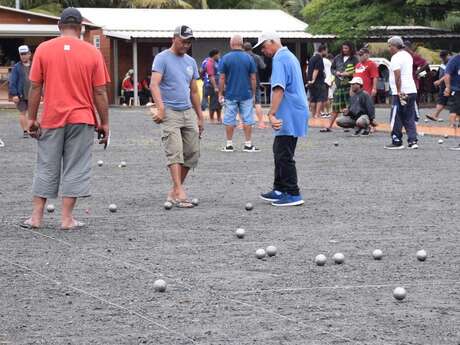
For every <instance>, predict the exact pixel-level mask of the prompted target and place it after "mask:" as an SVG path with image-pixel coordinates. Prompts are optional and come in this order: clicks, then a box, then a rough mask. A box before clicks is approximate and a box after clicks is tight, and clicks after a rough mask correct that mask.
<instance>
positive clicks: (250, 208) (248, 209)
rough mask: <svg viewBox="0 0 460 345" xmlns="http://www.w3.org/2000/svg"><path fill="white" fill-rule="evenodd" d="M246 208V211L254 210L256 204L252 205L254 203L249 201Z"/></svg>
mask: <svg viewBox="0 0 460 345" xmlns="http://www.w3.org/2000/svg"><path fill="white" fill-rule="evenodd" d="M244 208H245V209H246V211H252V210H253V208H254V206H252V204H251V203H250V202H248V203H247V204H246V206H245V207H244Z"/></svg>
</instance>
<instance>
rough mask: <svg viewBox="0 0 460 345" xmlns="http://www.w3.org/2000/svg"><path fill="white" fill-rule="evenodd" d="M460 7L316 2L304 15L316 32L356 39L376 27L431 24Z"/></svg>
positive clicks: (437, 1) (401, 1)
mask: <svg viewBox="0 0 460 345" xmlns="http://www.w3.org/2000/svg"><path fill="white" fill-rule="evenodd" d="M459 6H460V0H387V1H382V0H312V1H310V2H309V3H308V4H307V5H306V6H305V8H304V9H303V11H302V14H303V16H304V18H305V19H306V21H307V23H309V24H310V27H309V30H310V31H311V32H312V33H316V34H330V33H332V34H336V35H338V36H340V37H344V38H354V37H360V36H362V35H364V34H366V32H367V31H368V30H369V27H370V26H373V25H405V24H412V25H429V24H430V23H431V21H432V20H434V19H436V20H443V19H445V18H446V16H447V15H448V14H449V11H452V10H454V9H455V8H458V7H459Z"/></svg>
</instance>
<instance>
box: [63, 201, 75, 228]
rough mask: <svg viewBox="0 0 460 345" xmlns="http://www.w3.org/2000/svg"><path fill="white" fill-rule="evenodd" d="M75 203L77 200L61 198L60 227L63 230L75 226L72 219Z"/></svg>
mask: <svg viewBox="0 0 460 345" xmlns="http://www.w3.org/2000/svg"><path fill="white" fill-rule="evenodd" d="M76 203H77V198H73V197H63V198H62V214H61V227H62V228H63V229H70V228H72V227H73V226H75V219H74V218H73V209H74V207H75V204H76Z"/></svg>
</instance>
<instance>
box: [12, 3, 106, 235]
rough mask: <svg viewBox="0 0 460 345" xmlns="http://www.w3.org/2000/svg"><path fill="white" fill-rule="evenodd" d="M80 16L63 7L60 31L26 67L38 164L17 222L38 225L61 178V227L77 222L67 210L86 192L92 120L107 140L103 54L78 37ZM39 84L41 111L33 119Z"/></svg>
mask: <svg viewBox="0 0 460 345" xmlns="http://www.w3.org/2000/svg"><path fill="white" fill-rule="evenodd" d="M81 22H82V16H81V14H80V12H79V11H78V10H77V9H75V8H67V9H65V10H64V11H63V12H62V14H61V18H60V21H59V30H60V31H61V37H58V38H55V39H52V40H49V41H46V42H44V43H42V44H40V45H39V46H38V48H37V50H36V52H35V59H34V61H33V63H32V67H31V71H30V81H31V89H30V93H29V119H28V132H29V134H30V136H32V137H34V138H36V139H37V167H36V170H35V176H34V181H33V187H32V191H33V211H32V216H31V217H30V218H29V219H27V220H26V221H24V222H23V223H21V226H22V227H26V228H39V227H40V225H41V222H42V219H43V210H44V207H45V204H46V200H47V199H49V198H56V197H57V196H58V191H59V184H60V182H62V186H61V196H62V212H61V214H62V215H61V228H62V229H64V230H70V229H75V228H79V227H82V226H83V225H84V224H83V223H81V222H79V221H77V220H75V219H74V218H73V215H72V213H73V208H74V206H75V203H76V201H77V198H78V197H86V196H89V195H90V193H89V179H90V175H91V152H92V145H93V142H94V128H95V126H97V130H98V133H99V137H100V138H102V139H101V140H100V141H99V143H101V144H105V145H107V143H108V138H109V112H108V101H107V92H106V84H107V83H109V82H110V78H109V75H108V73H107V68H106V66H105V63H104V60H103V58H102V54H101V53H100V52H99V51H98V50H97V49H96V48H95V47H93V46H92V45H90V44H89V43H86V42H84V41H82V40H80V39H79V37H80V33H81ZM43 89H44V106H43V112H42V114H41V116H40V119H39V120H37V112H38V107H39V105H40V97H41V93H42V90H43ZM94 105H95V106H96V109H97V113H98V114H99V120H98V119H97V117H96V111H95V109H94ZM61 171H62V174H61ZM61 175H62V176H61Z"/></svg>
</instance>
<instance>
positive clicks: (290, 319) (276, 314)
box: [0, 229, 361, 343]
mask: <svg viewBox="0 0 460 345" xmlns="http://www.w3.org/2000/svg"><path fill="white" fill-rule="evenodd" d="M21 230H24V231H27V232H30V233H32V234H35V235H39V236H42V237H45V238H48V239H50V240H52V241H56V242H59V243H62V244H64V245H66V246H68V247H70V248H74V249H77V250H82V251H83V250H86V251H88V252H89V253H90V254H92V255H94V256H98V257H102V258H105V259H108V260H109V261H115V262H119V263H123V264H126V265H129V266H131V267H133V268H136V269H139V270H141V271H144V272H147V273H151V274H155V273H154V272H151V271H149V270H146V269H144V268H142V267H140V266H136V265H134V264H131V263H129V262H125V261H123V260H118V259H115V258H112V257H108V256H105V255H102V254H98V253H94V252H93V250H91V249H84V248H80V247H78V246H76V245H73V244H71V243H70V242H67V241H64V240H61V239H57V238H54V237H52V236H49V235H46V234H42V233H40V232H37V231H34V230H29V229H21ZM0 259H2V258H1V257H0ZM31 272H33V271H32V270H31ZM39 275H41V273H39ZM45 277H46V276H45ZM167 278H168V279H170V280H176V281H178V282H180V285H183V286H187V288H188V289H189V290H191V289H192V288H193V287H192V286H190V285H188V284H184V283H181V281H180V280H179V279H177V278H170V277H167ZM49 279H51V278H49ZM51 280H52V279H51ZM210 293H211V294H212V295H214V297H216V298H220V299H225V300H227V301H232V302H234V303H238V304H241V305H245V306H247V307H250V308H251V309H256V310H257V309H259V310H263V311H264V312H266V313H268V314H271V315H275V316H277V317H280V318H282V319H285V320H288V321H291V322H294V323H297V324H299V325H301V326H303V327H307V328H310V329H313V327H311V326H308V325H306V324H305V323H303V322H301V321H298V320H296V319H293V318H289V317H287V316H284V315H281V314H278V313H276V312H274V311H271V310H269V309H266V308H263V307H258V306H255V305H252V304H250V303H246V302H243V301H239V300H236V299H234V298H229V297H226V296H221V295H220V294H219V293H221V292H220V291H213V290H212V289H211V290H210ZM122 308H124V307H122ZM125 309H126V308H125ZM316 328H318V327H316ZM318 330H319V331H320V332H321V333H325V334H329V335H331V336H334V337H336V338H338V339H342V340H346V341H348V342H350V341H351V342H353V343H361V342H359V341H355V340H352V339H349V338H345V337H342V336H340V335H335V334H333V333H331V332H328V331H326V330H323V329H319V328H318ZM188 339H189V338H188Z"/></svg>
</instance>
